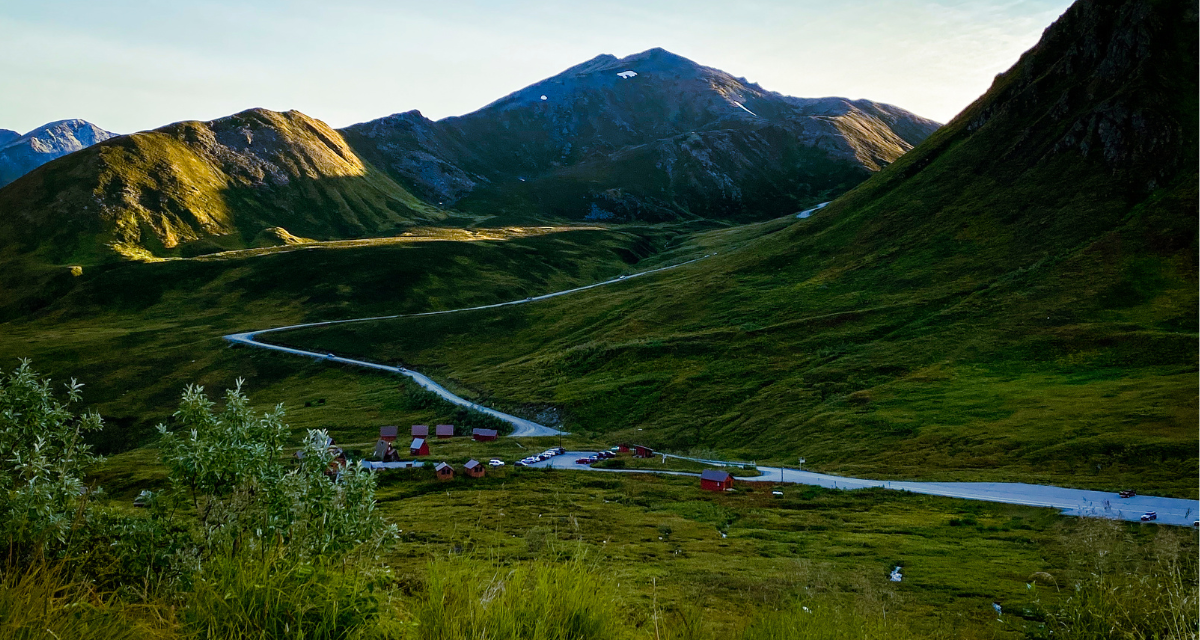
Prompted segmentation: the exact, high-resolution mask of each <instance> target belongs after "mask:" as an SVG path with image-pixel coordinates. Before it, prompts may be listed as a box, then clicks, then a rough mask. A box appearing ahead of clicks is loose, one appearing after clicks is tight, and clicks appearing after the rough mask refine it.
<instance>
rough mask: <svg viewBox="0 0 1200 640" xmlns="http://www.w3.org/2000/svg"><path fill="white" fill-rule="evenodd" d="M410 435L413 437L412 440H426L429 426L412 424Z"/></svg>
mask: <svg viewBox="0 0 1200 640" xmlns="http://www.w3.org/2000/svg"><path fill="white" fill-rule="evenodd" d="M410 435H412V437H414V438H428V437H429V425H427V424H414V425H413V426H412V433H411V434H410Z"/></svg>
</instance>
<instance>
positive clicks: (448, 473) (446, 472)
mask: <svg viewBox="0 0 1200 640" xmlns="http://www.w3.org/2000/svg"><path fill="white" fill-rule="evenodd" d="M433 471H434V473H436V474H437V479H438V480H453V479H454V467H452V466H450V465H448V464H446V463H445V462H439V463H438V464H437V466H436V467H434V468H433Z"/></svg>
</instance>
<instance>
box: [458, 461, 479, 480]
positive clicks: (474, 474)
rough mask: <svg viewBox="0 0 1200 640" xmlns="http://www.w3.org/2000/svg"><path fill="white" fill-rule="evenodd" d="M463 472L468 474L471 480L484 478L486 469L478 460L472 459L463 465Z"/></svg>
mask: <svg viewBox="0 0 1200 640" xmlns="http://www.w3.org/2000/svg"><path fill="white" fill-rule="evenodd" d="M463 471H464V472H466V474H467V476H469V477H471V478H482V477H483V474H484V467H483V465H482V464H480V463H479V461H478V460H474V459H472V460H468V461H467V463H466V464H464V465H463Z"/></svg>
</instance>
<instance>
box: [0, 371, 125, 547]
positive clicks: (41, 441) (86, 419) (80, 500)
mask: <svg viewBox="0 0 1200 640" xmlns="http://www.w3.org/2000/svg"><path fill="white" fill-rule="evenodd" d="M64 386H65V387H66V391H67V400H66V402H61V401H59V400H58V399H56V398H55V397H54V392H53V388H52V386H51V383H50V380H49V379H44V378H41V377H39V376H38V374H37V373H36V372H34V371H33V369H32V368H31V367H30V364H29V361H28V360H22V361H21V364H20V366H19V367H17V368H16V369H15V370H14V371H13V372H12V373H10V374H8V375H7V376H3V375H0V452H3V455H2V456H0V532H2V533H3V534H4V538H5V539H6V540H7V541H8V542H9V543H10V545H11V546H10V549H11V551H10V554H11V553H12V552H13V551H16V552H17V553H18V554H20V555H25V554H33V555H36V556H40V555H42V554H44V553H46V552H48V551H49V552H55V553H56V552H59V551H62V550H63V549H65V548H66V547H67V546H68V544H69V543H70V542H71V534H72V533H73V532H74V531H75V530H77V529H78V528H79V527H80V526H81V525H82V524H83V522H84V520H85V515H86V512H87V508H88V500H87V493H88V492H87V490H86V488H85V487H84V484H83V472H84V470H85V469H86V468H87V467H88V466H89V465H91V464H92V463H94V462H97V461H98V458H96V457H95V456H93V455H92V452H91V448H90V447H89V446H87V445H85V444H84V443H83V437H84V435H85V434H87V433H88V432H92V431H97V430H99V429H101V428H102V426H103V423H102V422H101V420H100V416H99V415H97V414H95V413H84V414H80V415H76V414H75V413H74V412H72V411H71V406H70V405H72V404H75V403H77V402H79V401H80V400H81V399H82V395H83V394H82V390H83V385H82V384H79V383H78V382H76V381H75V380H71V382H70V383H68V384H66V385H64Z"/></svg>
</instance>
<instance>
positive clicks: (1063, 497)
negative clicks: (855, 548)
mask: <svg viewBox="0 0 1200 640" xmlns="http://www.w3.org/2000/svg"><path fill="white" fill-rule="evenodd" d="M593 453H595V452H594V451H568V452H566V453H564V454H563V455H560V456H555V457H553V458H551V459H549V460H543V461H542V462H538V463H535V464H532V465H530V466H531V467H550V468H553V469H565V470H578V471H603V472H616V473H659V474H665V475H673V476H699V475H700V474H698V473H688V472H684V471H665V470H664V471H654V470H644V469H603V468H596V469H593V468H592V467H590V466H588V465H583V464H575V460H577V459H578V458H586V457H587V456H590V455H592V454H593ZM758 470H759V472H761V474H762V475H759V476H756V477H750V478H737V481H738V482H742V481H744V482H781V483H783V484H808V485H819V486H822V487H828V488H832V489H866V488H868V487H879V488H882V489H892V490H894V491H908V492H910V493H920V494H924V495H931V496H945V497H948V498H963V499H966V500H983V501H986V502H1002V503H1006V504H1020V505H1025V506H1030V507H1047V508H1050V509H1057V510H1059V511H1060V512H1062V513H1063V514H1064V515H1069V516H1091V517H1098V518H1114V519H1118V520H1131V521H1135V522H1136V521H1138V520H1139V519H1140V518H1141V515H1142V514H1143V513H1145V512H1147V511H1156V512H1157V513H1158V522H1159V523H1160V524H1172V525H1179V526H1191V525H1192V523H1193V522H1195V521H1196V519H1197V518H1198V517H1200V501H1196V500H1183V499H1179V498H1160V497H1158V496H1136V497H1133V498H1124V499H1122V498H1119V497H1117V495H1116V494H1114V493H1105V492H1103V491H1088V490H1085V489H1066V488H1063V487H1051V486H1044V485H1037V484H1025V483H1020V482H891V481H887V480H864V479H861V478H847V477H844V476H831V475H827V474H824V473H813V472H811V471H799V470H796V469H783V470H782V473H781V471H780V469H779V468H778V467H762V466H760V467H758Z"/></svg>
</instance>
